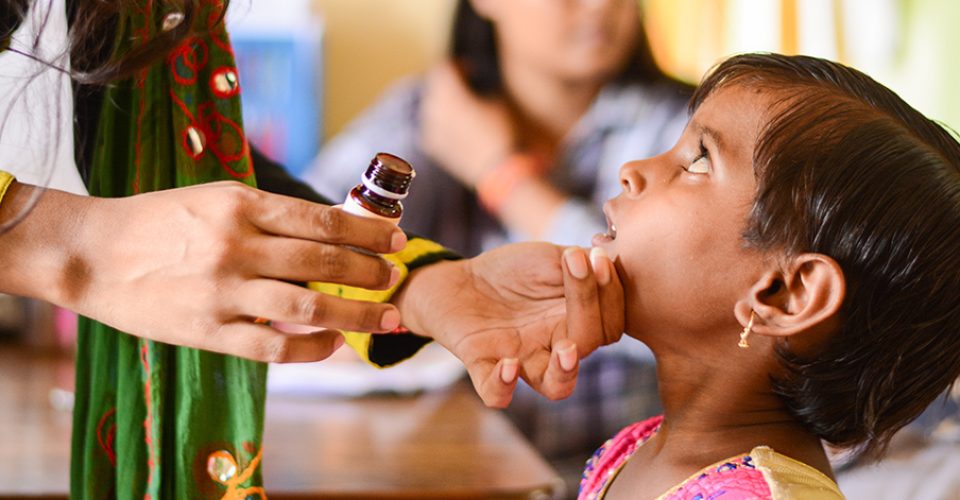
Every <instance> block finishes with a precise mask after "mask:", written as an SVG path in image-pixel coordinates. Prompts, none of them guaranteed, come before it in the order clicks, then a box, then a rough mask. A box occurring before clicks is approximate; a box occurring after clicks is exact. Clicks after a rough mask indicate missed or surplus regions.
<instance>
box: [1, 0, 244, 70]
mask: <svg viewBox="0 0 960 500" xmlns="http://www.w3.org/2000/svg"><path fill="white" fill-rule="evenodd" d="M201 1H202V0H157V1H155V2H153V5H152V8H153V9H154V11H155V12H171V11H177V12H181V13H183V15H184V19H183V21H182V22H180V24H179V25H177V26H176V27H175V28H173V29H171V30H169V31H162V30H158V31H157V34H156V35H155V36H154V37H152V38H150V39H149V40H147V41H145V42H144V43H142V44H138V45H137V46H136V47H134V48H133V49H132V50H130V51H128V52H126V53H124V54H113V51H114V45H115V42H116V39H117V36H118V34H119V33H121V32H122V31H123V26H122V23H123V22H125V17H124V16H121V15H120V14H121V12H123V11H124V10H125V9H132V8H137V7H136V4H137V2H134V1H131V0H111V1H97V2H91V1H85V0H77V1H73V2H67V5H68V15H69V17H70V30H69V38H70V43H69V53H70V61H71V67H70V68H62V67H59V66H58V65H57V63H55V62H52V61H44V60H40V59H38V58H37V56H36V55H35V54H33V53H31V52H22V51H20V50H18V49H13V48H9V49H8V47H7V46H6V45H7V43H8V42H9V39H10V36H11V35H12V34H13V32H14V31H15V30H16V29H17V28H18V27H19V26H20V24H21V23H22V22H23V19H24V18H25V16H26V13H27V10H28V9H29V7H30V6H31V5H32V4H33V3H34V0H3V1H2V7H3V9H2V11H0V50H11V51H14V52H18V53H20V54H22V55H24V56H25V57H30V58H32V59H36V60H38V61H39V62H41V63H43V64H46V65H47V66H52V67H56V68H57V69H59V70H61V71H65V72H69V73H70V75H71V76H72V77H73V79H74V80H76V81H78V82H80V83H87V84H104V83H110V82H115V81H118V80H122V79H124V78H127V77H129V76H131V75H133V73H134V72H136V71H137V70H138V69H141V68H145V67H148V66H150V65H152V64H153V63H155V62H157V61H159V60H160V59H163V58H164V57H165V56H166V55H167V54H168V53H169V52H170V50H172V49H173V48H174V47H176V46H177V45H179V44H180V43H182V42H183V40H185V39H187V38H189V37H191V36H194V35H196V34H197V33H198V32H202V31H203V30H205V29H209V28H210V27H212V26H214V25H216V24H217V23H219V22H222V20H223V15H224V14H225V12H226V9H227V6H228V4H229V0H225V1H224V2H223V8H222V9H221V10H220V11H219V12H218V13H217V15H216V16H215V17H214V18H212V19H207V20H200V21H202V22H196V21H198V20H196V19H195V16H196V14H197V13H198V12H200V7H199V5H200V3H201ZM51 9H52V0H50V1H48V2H47V17H49V15H50V14H49V13H50V12H51ZM156 17H157V19H156V22H158V23H161V22H162V21H163V19H162V18H163V16H156ZM45 27H46V19H44V20H43V22H42V24H41V26H40V29H38V30H37V34H36V36H35V38H34V40H33V42H32V46H33V48H34V49H36V47H37V46H38V44H39V40H40V37H41V35H42V33H43V31H44V28H45ZM55 60H62V58H56V59H55Z"/></svg>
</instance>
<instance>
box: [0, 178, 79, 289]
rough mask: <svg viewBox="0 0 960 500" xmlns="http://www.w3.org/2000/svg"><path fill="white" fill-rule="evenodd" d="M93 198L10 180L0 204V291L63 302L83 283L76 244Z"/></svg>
mask: <svg viewBox="0 0 960 500" xmlns="http://www.w3.org/2000/svg"><path fill="white" fill-rule="evenodd" d="M96 203H97V200H96V199H93V198H89V197H84V196H77V195H73V194H70V193H66V192H63V191H58V190H55V189H42V188H39V187H36V186H32V185H29V184H24V183H20V182H15V183H13V184H12V185H11V186H10V188H9V189H8V190H7V194H6V196H4V198H3V202H2V203H0V223H7V222H11V221H14V220H15V219H16V218H18V217H20V216H21V215H22V214H26V215H25V216H23V217H22V220H20V221H19V222H18V223H16V224H15V225H14V226H13V227H11V228H9V229H7V230H6V231H5V232H4V233H2V234H0V255H3V265H2V266H0V291H2V292H4V293H9V294H14V295H21V296H25V297H33V298H37V299H42V300H46V301H48V302H52V303H55V304H61V305H64V304H65V303H67V302H68V301H69V298H70V297H71V296H76V295H77V293H78V292H79V290H81V289H82V288H83V286H84V282H85V279H84V277H85V269H86V264H85V258H84V256H83V254H82V251H81V247H82V242H83V240H84V238H85V234H84V233H85V231H86V227H85V226H86V224H85V220H86V218H87V216H88V213H89V211H90V208H91V207H92V206H93V205H94V204H96Z"/></svg>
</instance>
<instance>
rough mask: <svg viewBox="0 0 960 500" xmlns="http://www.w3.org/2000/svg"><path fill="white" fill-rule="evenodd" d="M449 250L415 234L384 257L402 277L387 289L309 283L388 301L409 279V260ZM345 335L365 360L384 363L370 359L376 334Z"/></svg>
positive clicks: (328, 291) (322, 289) (326, 289)
mask: <svg viewBox="0 0 960 500" xmlns="http://www.w3.org/2000/svg"><path fill="white" fill-rule="evenodd" d="M446 251H447V250H446V249H445V248H443V246H441V245H439V244H437V243H434V242H432V241H430V240H425V239H422V238H413V239H411V240H410V241H409V242H407V246H406V248H404V249H403V250H401V251H399V252H397V253H393V254H389V255H384V256H383V258H385V259H387V260H388V261H390V262H391V263H393V265H395V266H397V269H399V270H400V280H399V281H397V284H396V285H394V286H393V287H392V288H389V289H387V290H367V289H365V288H358V287H352V286H345V285H338V284H336V283H318V282H311V283H309V284H308V286H309V287H310V289H312V290H316V291H318V292H323V293H325V294H327V295H334V296H336V297H342V298H345V299H352V300H364V301H367V302H380V303H383V302H387V301H389V300H390V299H391V298H392V297H393V294H394V293H396V291H397V289H398V288H400V285H401V284H403V282H404V281H405V280H406V279H407V275H409V274H410V270H409V269H408V267H407V264H410V263H412V262H414V261H416V260H419V259H421V258H424V257H426V256H428V255H431V254H437V253H441V252H446ZM343 336H344V338H346V340H347V345H349V346H350V347H352V348H353V350H355V351H357V354H359V355H360V357H361V358H362V359H363V360H364V361H366V362H367V363H370V364H371V365H374V366H377V367H380V365H378V364H376V363H374V362H372V361H371V360H370V344H371V343H372V341H373V335H371V334H369V333H361V332H344V333H343Z"/></svg>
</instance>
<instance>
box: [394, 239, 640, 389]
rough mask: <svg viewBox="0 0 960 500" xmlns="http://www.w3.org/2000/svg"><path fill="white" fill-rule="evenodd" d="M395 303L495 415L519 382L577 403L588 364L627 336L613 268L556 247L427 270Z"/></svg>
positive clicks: (518, 249) (529, 247)
mask: <svg viewBox="0 0 960 500" xmlns="http://www.w3.org/2000/svg"><path fill="white" fill-rule="evenodd" d="M591 261H593V262H592V264H593V265H591ZM394 302H395V303H396V304H398V306H399V307H400V310H401V311H402V312H403V314H404V322H405V326H407V327H408V328H410V329H411V330H412V331H415V332H417V333H420V334H423V335H428V336H430V337H432V338H434V339H435V340H436V341H438V342H439V343H440V344H442V345H443V346H444V347H446V348H447V349H449V350H450V351H451V352H452V353H453V354H454V355H456V356H457V357H459V358H460V359H461V360H462V361H463V363H464V364H465V365H466V367H467V371H468V373H469V374H470V378H471V380H472V382H473V384H474V387H475V388H476V390H477V392H478V393H479V394H480V396H481V398H482V399H483V401H484V403H486V404H487V405H488V406H493V407H504V406H507V404H509V402H510V400H511V398H512V395H513V390H514V388H515V386H516V381H517V378H518V377H522V378H523V379H524V380H525V381H527V383H529V384H530V385H531V387H533V388H534V389H535V390H537V391H539V392H541V393H542V394H544V395H545V396H547V397H548V398H551V399H561V398H564V397H567V396H569V395H570V393H571V392H572V391H573V389H574V387H575V386H576V378H577V370H578V367H579V360H580V359H581V358H583V357H585V356H586V355H588V354H589V353H591V352H592V351H593V350H595V349H596V348H597V347H599V346H601V345H604V344H608V343H611V342H614V341H616V340H617V339H619V338H620V335H621V333H622V331H623V317H624V314H623V289H622V286H621V284H620V281H619V279H618V278H617V275H616V272H615V271H614V269H613V264H612V263H611V262H610V260H609V259H608V258H606V257H605V256H603V255H602V254H595V255H593V258H590V256H588V254H587V252H586V251H585V250H583V249H580V248H575V247H571V248H568V249H566V250H564V248H562V247H558V246H555V245H551V244H547V243H518V244H514V245H507V246H505V247H501V248H499V249H496V250H493V251H490V252H487V253H484V254H482V255H480V256H478V257H476V258H473V259H469V260H463V261H453V262H442V263H438V264H434V265H430V266H426V267H423V268H420V269H418V270H416V271H414V273H412V274H411V276H410V277H409V278H408V280H407V282H406V283H405V284H404V288H403V289H401V292H400V293H399V294H398V295H397V296H396V298H395V301H394Z"/></svg>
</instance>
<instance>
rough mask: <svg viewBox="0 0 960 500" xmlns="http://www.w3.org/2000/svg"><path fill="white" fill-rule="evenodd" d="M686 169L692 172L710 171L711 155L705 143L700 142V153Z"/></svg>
mask: <svg viewBox="0 0 960 500" xmlns="http://www.w3.org/2000/svg"><path fill="white" fill-rule="evenodd" d="M684 170H686V171H687V172H689V173H691V174H706V173H708V172H710V155H709V153H708V152H707V148H706V147H704V146H703V143H701V144H700V154H698V155H697V157H696V158H694V159H693V161H692V162H691V163H690V166H689V167H687V168H686V169H684Z"/></svg>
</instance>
